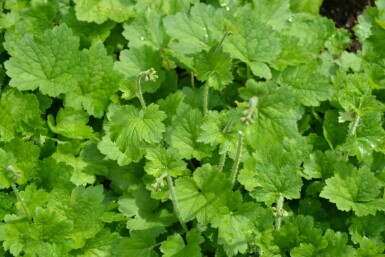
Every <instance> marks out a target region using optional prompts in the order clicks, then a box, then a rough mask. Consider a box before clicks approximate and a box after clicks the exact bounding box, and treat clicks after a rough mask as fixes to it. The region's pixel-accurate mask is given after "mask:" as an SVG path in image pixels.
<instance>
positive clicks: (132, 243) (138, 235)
mask: <svg viewBox="0 0 385 257" xmlns="http://www.w3.org/2000/svg"><path fill="white" fill-rule="evenodd" d="M155 246H156V240H155V237H154V235H152V234H151V233H150V232H148V231H146V230H143V231H131V233H130V237H129V238H122V239H120V241H119V245H118V246H117V249H115V251H114V253H115V254H116V256H143V257H157V256H159V255H158V254H157V253H156V252H155V251H154V250H153V248H154V247H155Z"/></svg>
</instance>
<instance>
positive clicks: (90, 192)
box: [48, 185, 105, 249]
mask: <svg viewBox="0 0 385 257" xmlns="http://www.w3.org/2000/svg"><path fill="white" fill-rule="evenodd" d="M53 196H54V198H53V199H52V200H51V201H50V202H49V204H48V207H49V208H50V209H51V210H55V211H56V212H57V215H56V216H58V217H62V218H63V219H69V220H71V221H72V222H73V230H72V232H71V235H70V236H71V239H72V240H73V245H72V248H73V249H79V248H81V247H84V246H85V245H86V242H87V239H90V238H93V237H95V236H96V235H97V234H98V233H99V232H100V231H101V230H102V229H103V225H102V223H101V216H102V214H103V211H104V209H105V205H104V204H103V200H104V195H103V187H102V186H101V185H98V186H89V187H87V188H84V187H83V186H79V187H76V188H74V189H73V190H72V192H71V195H69V193H68V191H64V190H61V189H56V191H55V192H53Z"/></svg>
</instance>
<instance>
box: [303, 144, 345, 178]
mask: <svg viewBox="0 0 385 257" xmlns="http://www.w3.org/2000/svg"><path fill="white" fill-rule="evenodd" d="M341 162H343V159H342V155H341V154H338V153H336V152H334V151H326V152H321V151H318V150H317V151H315V152H313V153H311V154H310V156H309V159H307V160H306V161H305V162H304V164H303V167H304V170H303V172H304V173H305V174H306V176H308V177H309V178H322V179H323V180H325V179H328V178H330V177H332V176H333V175H334V171H333V166H334V164H336V163H341Z"/></svg>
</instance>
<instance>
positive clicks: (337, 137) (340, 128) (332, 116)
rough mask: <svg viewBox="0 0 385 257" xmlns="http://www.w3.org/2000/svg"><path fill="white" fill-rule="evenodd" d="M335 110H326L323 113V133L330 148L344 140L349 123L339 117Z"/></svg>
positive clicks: (335, 146)
mask: <svg viewBox="0 0 385 257" xmlns="http://www.w3.org/2000/svg"><path fill="white" fill-rule="evenodd" d="M339 117H340V115H339V113H338V112H337V110H327V111H326V112H325V115H324V122H323V124H322V125H323V135H324V137H325V139H326V140H327V142H328V143H329V146H330V148H331V149H335V148H337V147H338V146H339V145H342V144H343V143H345V142H346V138H347V136H348V129H349V124H348V123H347V122H342V121H341V120H340V119H339Z"/></svg>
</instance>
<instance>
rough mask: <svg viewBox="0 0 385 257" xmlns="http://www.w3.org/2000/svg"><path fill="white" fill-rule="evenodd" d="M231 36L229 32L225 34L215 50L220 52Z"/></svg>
mask: <svg viewBox="0 0 385 257" xmlns="http://www.w3.org/2000/svg"><path fill="white" fill-rule="evenodd" d="M230 34H231V32H228V31H226V32H225V34H224V35H223V37H222V39H221V41H220V42H219V44H218V45H217V47H216V48H215V52H218V51H219V49H221V47H222V45H223V42H225V39H226V37H227V36H228V35H230Z"/></svg>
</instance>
